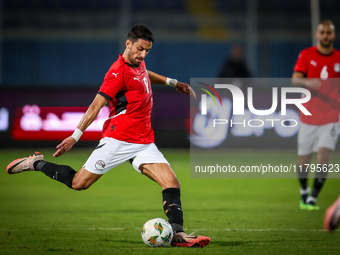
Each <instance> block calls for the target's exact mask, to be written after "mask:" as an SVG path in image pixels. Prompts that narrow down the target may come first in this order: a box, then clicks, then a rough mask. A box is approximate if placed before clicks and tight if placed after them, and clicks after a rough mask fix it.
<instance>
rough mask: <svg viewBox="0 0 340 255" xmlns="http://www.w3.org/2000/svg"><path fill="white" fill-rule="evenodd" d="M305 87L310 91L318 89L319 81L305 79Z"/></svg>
mask: <svg viewBox="0 0 340 255" xmlns="http://www.w3.org/2000/svg"><path fill="white" fill-rule="evenodd" d="M305 86H306V87H307V88H310V89H315V90H317V89H319V88H320V86H321V81H320V80H318V79H307V80H306V81H305Z"/></svg>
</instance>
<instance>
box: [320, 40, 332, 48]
mask: <svg viewBox="0 0 340 255" xmlns="http://www.w3.org/2000/svg"><path fill="white" fill-rule="evenodd" d="M332 44H333V42H332V41H329V43H328V44H324V43H323V42H322V41H320V45H321V46H322V47H324V48H330V47H331V46H332Z"/></svg>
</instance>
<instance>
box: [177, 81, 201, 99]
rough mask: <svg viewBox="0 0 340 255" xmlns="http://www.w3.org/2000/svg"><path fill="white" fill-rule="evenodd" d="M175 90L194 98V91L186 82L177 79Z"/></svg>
mask: <svg viewBox="0 0 340 255" xmlns="http://www.w3.org/2000/svg"><path fill="white" fill-rule="evenodd" d="M176 90H177V91H178V92H181V93H184V94H187V95H192V96H193V97H194V98H196V93H195V91H194V90H193V89H192V88H191V87H190V86H189V84H187V83H184V82H180V81H177V84H176Z"/></svg>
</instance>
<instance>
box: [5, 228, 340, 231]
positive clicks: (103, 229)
mask: <svg viewBox="0 0 340 255" xmlns="http://www.w3.org/2000/svg"><path fill="white" fill-rule="evenodd" d="M124 229H126V228H84V229H79V228H78V229H75V228H42V229H0V231H9V232H10V231H36V230H45V231H49V230H60V231H84V230H89V231H95V230H102V231H121V230H124ZM136 229H138V230H141V229H142V228H136ZM184 230H185V231H188V229H187V228H185V229H184ZM190 231H221V232H280V231H282V232H325V230H324V229H296V228H287V229H279V228H264V229H261V228H260V229H251V228H250V229H245V228H243V229H237V228H236V229H232V228H223V229H219V228H214V229H209V228H199V229H190ZM334 231H340V229H336V230H334Z"/></svg>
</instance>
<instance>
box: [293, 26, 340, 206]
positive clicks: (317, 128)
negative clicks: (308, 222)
mask: <svg viewBox="0 0 340 255" xmlns="http://www.w3.org/2000/svg"><path fill="white" fill-rule="evenodd" d="M316 38H317V46H314V47H309V48H307V49H304V50H302V51H301V53H300V55H299V57H298V59H297V62H296V65H295V67H294V73H293V77H292V82H293V84H294V85H296V86H304V87H306V88H307V89H308V90H309V91H310V92H311V99H310V100H309V101H308V102H307V103H305V104H304V106H305V107H306V109H307V110H308V111H309V112H310V113H311V115H304V114H303V113H302V112H300V120H301V126H300V130H299V133H298V156H299V159H298V169H299V172H298V173H299V181H300V185H301V189H300V194H301V201H300V208H301V209H306V210H318V209H319V207H318V206H316V200H317V197H318V195H319V193H320V190H321V188H322V186H323V185H324V182H325V180H326V177H327V171H328V165H329V161H330V157H331V153H332V151H333V150H334V149H335V147H336V143H337V139H338V136H339V135H338V133H339V132H338V130H339V90H340V83H339V79H338V78H340V51H338V50H336V49H334V48H333V42H334V40H335V26H334V24H333V23H332V22H331V21H329V20H324V21H322V22H321V23H320V24H319V26H318V29H317V32H316ZM334 78H337V79H334ZM314 152H316V153H317V164H320V165H316V166H320V167H319V170H320V171H316V174H315V179H314V185H313V189H312V191H311V193H310V190H309V187H308V185H307V177H308V169H307V168H308V167H309V166H310V164H311V160H312V157H313V153H314Z"/></svg>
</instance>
